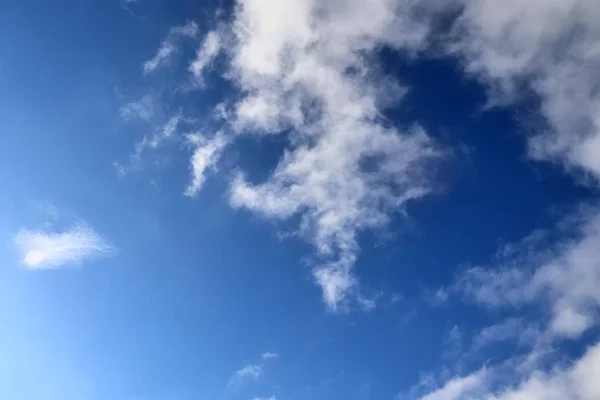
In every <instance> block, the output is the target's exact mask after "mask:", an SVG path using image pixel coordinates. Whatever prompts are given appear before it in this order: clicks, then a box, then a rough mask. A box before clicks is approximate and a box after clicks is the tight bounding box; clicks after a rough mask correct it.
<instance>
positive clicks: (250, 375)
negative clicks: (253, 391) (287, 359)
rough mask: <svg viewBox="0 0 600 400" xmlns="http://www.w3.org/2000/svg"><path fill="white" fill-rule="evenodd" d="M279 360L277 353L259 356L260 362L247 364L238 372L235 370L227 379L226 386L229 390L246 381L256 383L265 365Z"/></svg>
mask: <svg viewBox="0 0 600 400" xmlns="http://www.w3.org/2000/svg"><path fill="white" fill-rule="evenodd" d="M277 358H279V354H278V353H273V352H267V353H263V354H261V356H260V359H261V361H260V362H259V363H256V364H248V365H246V366H244V367H242V368H240V369H239V370H237V371H236V372H235V373H234V374H233V376H232V377H231V378H230V379H229V383H228V384H227V386H228V387H229V388H234V389H235V388H236V387H238V386H240V385H241V384H243V383H244V382H247V381H256V380H257V379H258V378H260V377H261V376H262V375H263V373H264V370H265V365H266V364H267V362H268V361H270V360H275V359H277Z"/></svg>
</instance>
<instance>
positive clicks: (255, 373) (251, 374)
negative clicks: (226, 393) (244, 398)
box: [227, 364, 264, 388]
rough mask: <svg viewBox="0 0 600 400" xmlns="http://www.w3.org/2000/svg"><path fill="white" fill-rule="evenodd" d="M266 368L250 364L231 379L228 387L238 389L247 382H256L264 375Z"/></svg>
mask: <svg viewBox="0 0 600 400" xmlns="http://www.w3.org/2000/svg"><path fill="white" fill-rule="evenodd" d="M263 372H264V366H263V365H262V364H250V365H246V366H245V367H243V368H240V369H239V370H237V371H236V372H235V373H234V374H233V376H232V377H231V378H230V379H229V383H228V384H227V386H228V387H229V388H236V387H238V386H239V385H241V384H243V383H244V382H246V381H256V380H257V379H258V378H260V377H261V376H262V375H263Z"/></svg>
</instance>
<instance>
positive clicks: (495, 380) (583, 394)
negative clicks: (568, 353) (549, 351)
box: [419, 344, 600, 400]
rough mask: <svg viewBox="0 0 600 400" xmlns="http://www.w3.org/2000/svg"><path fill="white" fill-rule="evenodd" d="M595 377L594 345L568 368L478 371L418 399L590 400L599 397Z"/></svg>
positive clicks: (598, 358)
mask: <svg viewBox="0 0 600 400" xmlns="http://www.w3.org/2000/svg"><path fill="white" fill-rule="evenodd" d="M517 367H518V365H517ZM516 371H519V372H517V373H515V372H516ZM599 374H600V344H596V345H594V346H591V347H590V348H589V349H588V350H587V352H586V353H585V354H584V355H583V356H582V357H581V358H580V359H578V360H576V361H575V362H574V363H573V364H572V365H571V366H566V367H564V366H563V367H558V366H557V367H555V368H553V369H551V370H550V371H548V372H546V371H544V370H539V369H535V370H533V371H528V372H525V373H523V370H522V369H520V368H516V369H515V368H512V374H511V373H510V369H505V370H504V371H494V370H486V369H481V370H479V371H476V372H473V373H472V374H470V375H467V376H465V377H454V378H452V379H450V380H449V381H448V382H447V383H446V384H445V385H443V386H442V387H440V388H439V389H437V390H434V391H432V392H430V393H428V394H425V395H423V396H421V397H419V400H465V399H469V400H516V399H527V400H549V399H557V400H558V399H561V400H562V399H581V400H593V399H597V398H600V383H599V382H598V379H596V378H597V377H598V376H600V375H599ZM503 377H504V379H503ZM499 388H500V389H499Z"/></svg>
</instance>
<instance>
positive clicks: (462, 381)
mask: <svg viewBox="0 0 600 400" xmlns="http://www.w3.org/2000/svg"><path fill="white" fill-rule="evenodd" d="M486 379H487V372H486V371H485V370H481V371H478V372H475V373H473V374H471V375H468V376H465V377H457V378H453V379H451V380H450V381H448V382H446V384H445V385H444V386H443V387H441V388H439V389H437V390H434V391H433V392H431V393H429V394H426V395H425V396H422V397H420V398H419V399H420V400H467V399H473V400H474V399H476V397H475V395H476V394H477V393H478V392H479V391H480V390H481V388H482V387H483V386H484V384H485V382H486Z"/></svg>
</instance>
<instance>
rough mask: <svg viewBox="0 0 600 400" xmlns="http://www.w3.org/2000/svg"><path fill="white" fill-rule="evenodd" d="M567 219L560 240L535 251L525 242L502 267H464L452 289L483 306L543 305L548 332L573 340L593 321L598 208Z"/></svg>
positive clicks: (597, 301)
mask: <svg viewBox="0 0 600 400" xmlns="http://www.w3.org/2000/svg"><path fill="white" fill-rule="evenodd" d="M568 219H569V221H570V222H569V224H563V226H567V225H568V226H570V227H569V229H568V230H567V232H563V235H564V236H565V237H567V238H566V239H559V240H558V241H556V242H555V243H554V244H553V245H551V246H548V245H547V244H545V243H544V245H543V246H541V248H539V249H537V248H533V249H532V248H531V247H530V246H529V244H527V245H526V247H525V249H524V251H525V254H519V253H517V256H516V257H513V258H509V259H507V260H503V264H500V265H494V266H490V267H475V268H472V269H469V270H468V271H466V272H465V273H464V274H462V276H461V277H460V279H459V281H458V283H457V286H456V288H455V289H457V290H459V291H461V292H463V293H464V294H465V295H466V296H467V297H468V298H471V299H474V300H475V301H477V302H478V303H479V304H481V305H484V306H489V307H519V306H521V305H524V304H531V303H536V302H543V303H545V304H548V306H549V308H550V310H551V320H550V322H549V323H550V326H549V329H550V331H551V332H552V334H553V335H556V336H559V337H561V336H562V337H578V336H579V335H580V334H581V333H583V332H584V331H586V330H587V329H589V328H590V327H592V326H593V325H595V324H597V323H598V314H597V312H596V310H597V309H598V307H600V293H599V292H598V290H597V287H599V285H600V273H599V271H600V248H599V247H598V245H597V244H598V243H600V210H598V209H596V208H592V209H590V208H586V209H585V210H584V211H582V212H581V213H579V214H578V215H577V216H576V217H570V218H568ZM574 220H576V221H577V222H573V221H574ZM572 225H575V227H574V228H572V227H571V226H572Z"/></svg>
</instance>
